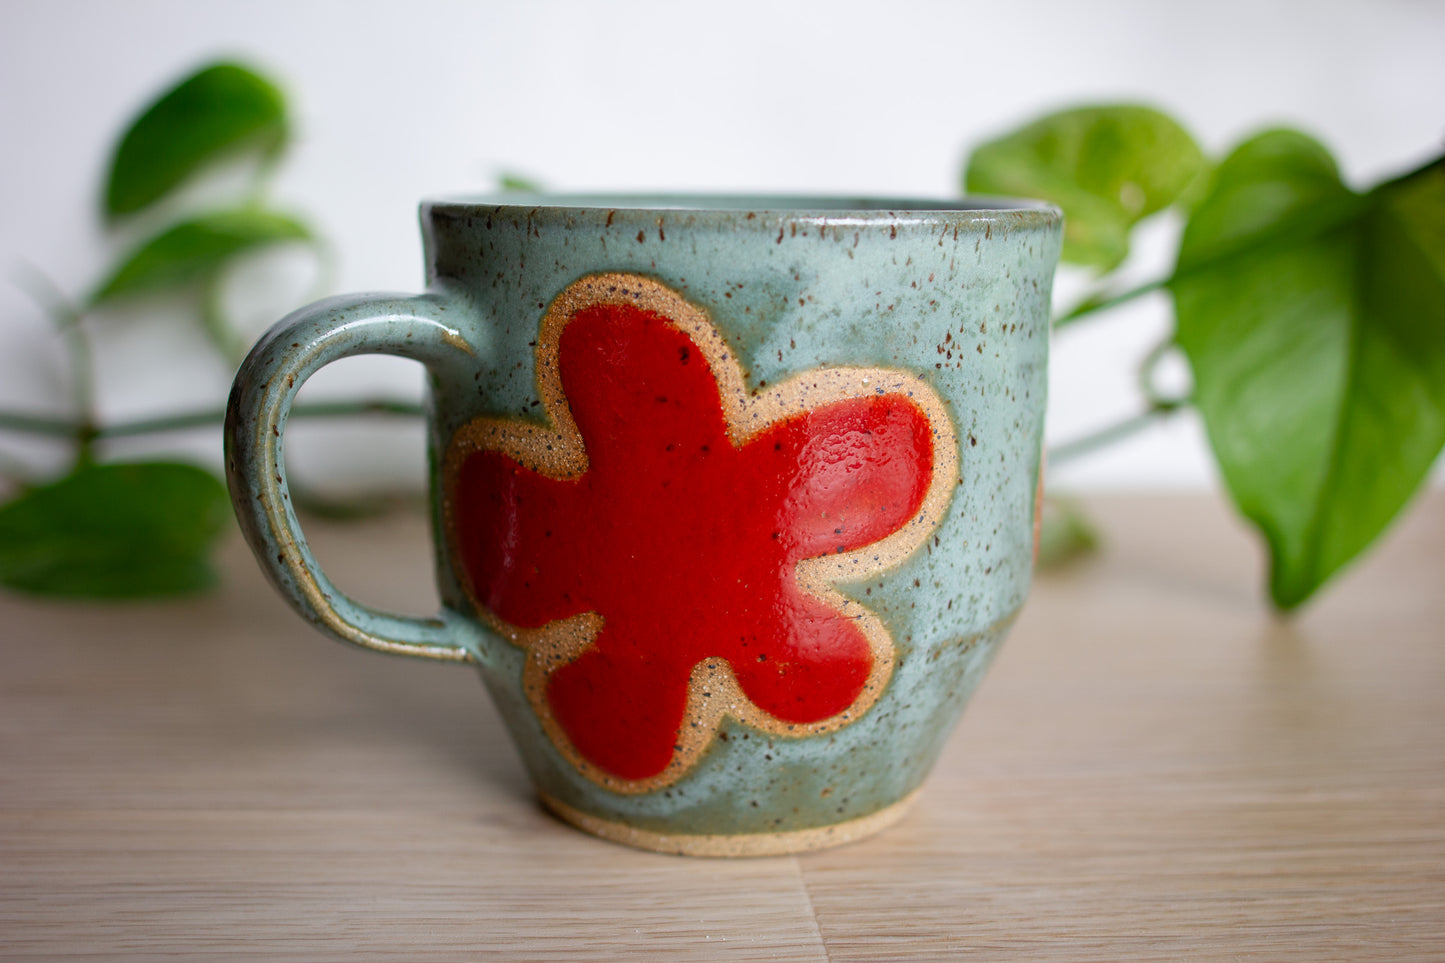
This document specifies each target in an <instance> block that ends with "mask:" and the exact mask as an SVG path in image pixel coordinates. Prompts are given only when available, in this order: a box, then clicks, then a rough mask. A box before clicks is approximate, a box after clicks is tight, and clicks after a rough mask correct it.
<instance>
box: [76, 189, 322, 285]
mask: <svg viewBox="0 0 1445 963" xmlns="http://www.w3.org/2000/svg"><path fill="white" fill-rule="evenodd" d="M311 239H312V234H311V230H310V229H309V228H308V227H307V226H306V225H305V224H302V223H301V222H300V221H298V220H296V219H295V218H291V217H287V216H286V215H284V214H276V213H274V212H272V211H264V210H258V209H254V208H240V209H237V210H231V211H218V212H215V213H212V214H206V215H203V216H201V217H198V218H195V219H194V220H190V221H185V222H183V223H180V224H177V225H176V226H175V227H172V228H169V229H167V230H165V231H163V232H161V233H160V234H158V235H156V236H155V237H153V238H151V239H149V240H147V241H145V242H143V243H142V244H141V245H140V247H139V248H137V249H136V250H135V251H133V252H132V253H131V254H130V256H129V257H127V258H126V259H125V260H124V261H123V262H122V263H121V265H120V267H118V268H116V270H115V271H114V273H112V274H111V276H110V277H109V278H108V279H106V281H105V283H104V284H102V285H101V286H100V288H99V289H97V290H96V292H95V294H94V295H92V296H91V304H92V305H100V304H104V303H106V302H109V301H113V300H115V299H117V298H122V297H127V296H129V295H132V294H139V293H142V292H148V291H150V292H153V291H157V290H161V289H163V288H169V287H177V286H180V285H182V284H188V283H191V282H195V281H202V280H205V279H207V278H209V277H213V276H214V275H215V274H216V272H217V271H219V270H220V269H221V268H222V267H224V266H225V264H226V262H227V261H229V260H231V259H232V258H234V257H236V256H237V255H239V254H243V253H245V252H247V251H250V250H254V249H256V248H261V247H266V246H268V245H271V244H281V243H285V242H288V241H309V240H311Z"/></svg>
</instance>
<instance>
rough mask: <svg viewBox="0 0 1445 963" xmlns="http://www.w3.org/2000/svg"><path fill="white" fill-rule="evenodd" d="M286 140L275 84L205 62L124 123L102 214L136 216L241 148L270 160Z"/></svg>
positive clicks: (237, 69)
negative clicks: (269, 157) (266, 156)
mask: <svg viewBox="0 0 1445 963" xmlns="http://www.w3.org/2000/svg"><path fill="white" fill-rule="evenodd" d="M286 136H287V129H286V98H285V96H284V95H283V94H282V93H281V91H280V90H279V89H278V88H277V87H276V86H275V85H274V84H272V83H271V82H270V81H269V80H266V79H265V78H264V77H261V76H260V75H258V74H256V73H255V72H253V71H251V70H248V69H247V68H245V67H243V66H241V65H239V64H233V63H217V64H212V65H211V66H208V67H205V68H203V69H202V70H200V71H199V72H197V73H195V74H193V75H191V76H190V77H187V78H186V79H185V80H183V81H181V82H180V83H179V84H178V85H176V86H175V87H173V88H172V89H171V90H170V91H169V92H167V93H166V94H164V95H163V96H162V97H161V98H160V99H159V100H157V101H156V102H155V103H153V104H151V105H150V106H149V107H148V108H147V109H146V110H145V111H144V112H143V113H142V114H141V115H140V116H139V117H137V118H136V119H135V120H134V121H133V122H132V123H131V125H130V128H129V129H128V130H127V131H126V132H125V135H124V136H123V137H122V138H121V141H120V144H119V145H118V146H117V148H116V151H115V157H114V159H113V160H112V161H111V166H110V176H109V178H108V179H107V184H106V190H105V213H106V215H107V216H109V217H111V218H115V217H119V216H121V215H123V214H131V213H134V212H135V211H139V210H141V209H142V208H145V207H147V206H149V205H150V204H152V203H154V202H155V201H157V200H159V199H160V198H162V197H164V196H165V195H166V194H168V193H170V191H172V190H173V189H174V188H176V187H177V186H179V185H180V184H181V183H183V182H184V181H186V180H187V179H188V178H190V177H191V175H193V174H195V173H196V172H197V171H198V170H200V169H201V168H202V167H205V166H206V165H207V164H209V163H211V162H213V161H215V160H217V159H218V158H220V157H222V156H224V155H226V154H229V153H233V152H235V151H237V150H239V149H241V148H243V147H247V146H249V147H253V148H256V149H259V150H261V151H263V152H265V153H267V154H271V155H275V154H277V153H279V152H280V150H281V149H282V147H284V146H285V143H286Z"/></svg>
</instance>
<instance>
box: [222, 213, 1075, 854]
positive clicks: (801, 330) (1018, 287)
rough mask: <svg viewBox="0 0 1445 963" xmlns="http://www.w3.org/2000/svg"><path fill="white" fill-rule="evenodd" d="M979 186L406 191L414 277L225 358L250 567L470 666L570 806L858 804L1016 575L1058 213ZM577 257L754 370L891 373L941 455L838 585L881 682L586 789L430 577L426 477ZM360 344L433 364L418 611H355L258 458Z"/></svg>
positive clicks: (518, 354)
mask: <svg viewBox="0 0 1445 963" xmlns="http://www.w3.org/2000/svg"><path fill="white" fill-rule="evenodd" d="M987 204H988V202H983V203H982V204H977V205H975V204H970V203H968V202H964V203H961V204H952V205H950V204H946V203H945V204H940V203H937V202H903V201H898V202H865V201H854V200H841V199H839V200H827V201H825V200H821V199H814V198H732V199H706V198H652V199H646V198H610V199H608V198H604V199H586V198H565V197H556V196H548V197H539V198H535V199H527V198H522V199H518V198H516V197H512V196H509V197H506V198H499V199H492V200H485V199H484V200H477V201H436V202H431V203H428V204H425V205H424V206H423V208H422V226H423V230H424V234H425V241H426V263H427V289H428V294H426V295H424V296H421V297H414V298H409V297H406V296H398V295H375V296H354V297H349V298H343V299H332V300H330V301H325V302H321V303H320V304H317V305H313V306H311V307H309V308H306V309H303V310H302V311H300V312H297V313H296V314H294V315H292V316H291V317H289V318H287V319H286V320H284V321H282V322H281V323H280V324H279V325H278V326H277V327H276V328H275V329H274V330H273V331H272V332H270V333H269V334H268V335H267V336H266V338H265V339H263V340H262V342H261V343H260V344H258V345H257V347H256V349H255V350H254V351H253V352H252V355H251V357H250V358H249V359H248V360H247V362H246V365H245V366H244V367H243V368H242V370H241V372H240V374H239V375H238V378H237V382H236V388H235V391H234V392H233V395H232V403H231V411H230V416H229V419H228V423H227V451H228V458H227V464H228V471H229V474H230V479H231V486H232V493H233V498H234V500H235V502H236V507H237V512H238V515H239V517H240V519H241V522H242V526H243V528H244V530H245V531H246V534H247V536H248V538H249V539H250V541H251V544H252V546H253V547H254V548H255V550H256V553H257V557H258V558H259V559H260V561H261V562H262V565H263V567H264V568H265V569H266V570H267V572H268V574H269V575H270V577H271V578H272V580H273V581H274V582H275V583H276V584H277V586H278V587H279V588H280V589H281V591H282V592H283V593H284V594H285V595H286V596H287V598H288V599H290V600H291V601H292V603H293V604H294V605H296V607H297V608H298V610H299V611H301V613H302V614H303V615H305V616H306V617H307V618H308V619H309V620H311V621H312V622H313V623H314V624H317V625H318V626H320V627H321V628H323V630H325V631H328V632H330V633H331V634H333V635H337V636H338V637H342V638H344V639H346V640H347V641H352V642H357V643H359V644H363V645H372V646H374V647H379V648H391V649H392V650H393V651H397V650H399V649H398V648H397V647H396V646H386V645H379V644H377V643H378V642H381V643H385V642H387V641H394V642H399V643H402V644H403V645H404V646H412V647H416V648H413V649H410V650H405V649H403V650H402V651H412V652H414V654H423V655H431V656H434V657H448V656H460V657H463V658H466V659H469V660H471V661H475V662H476V663H477V664H478V665H479V667H480V669H481V672H482V675H483V678H484V679H485V681H486V683H487V686H488V688H489V689H490V691H491V693H492V696H493V698H494V700H495V701H496V703H497V705H498V707H499V709H500V711H501V713H502V715H503V717H504V718H505V719H506V720H507V723H508V725H509V726H510V728H511V732H512V734H513V737H514V738H515V740H516V742H517V745H518V746H519V748H520V750H521V754H522V757H523V759H524V760H525V762H526V765H527V767H528V769H529V771H530V772H531V774H532V777H533V779H534V780H535V781H536V783H537V785H538V787H539V788H540V789H542V790H543V791H544V792H545V793H547V794H548V795H550V796H552V797H554V798H556V799H558V800H560V801H562V802H563V803H566V804H567V805H569V806H571V807H573V808H575V809H577V810H580V811H582V812H584V813H588V814H591V815H594V816H597V817H600V818H602V819H607V820H612V821H617V822H623V823H627V824H629V825H632V826H636V827H638V828H641V829H645V830H652V831H656V832H662V833H691V834H719V833H721V834H741V833H776V832H784V831H792V830H799V829H808V828H813V827H818V826H823V825H827V824H830V823H834V822H841V821H845V820H851V819H855V818H858V817H860V816H865V815H867V814H869V813H871V812H874V811H876V810H878V809H880V808H882V807H885V806H887V805H889V804H891V803H893V802H896V801H898V800H899V799H901V798H903V797H904V796H906V795H907V794H908V793H909V792H911V791H912V790H913V789H915V788H917V787H918V785H919V784H920V783H921V782H922V781H923V779H924V777H925V776H926V775H927V773H928V770H929V769H930V767H931V766H932V764H933V762H934V760H935V759H936V758H937V755H938V752H939V750H940V748H941V746H942V744H943V741H944V739H945V738H946V736H947V735H948V732H949V731H950V729H951V728H952V725H953V723H954V721H955V719H956V718H957V716H958V714H959V712H960V711H961V709H962V707H963V705H964V703H965V702H966V701H967V698H968V696H969V694H970V693H971V692H972V690H973V688H974V686H975V685H976V684H977V682H978V680H979V678H980V676H981V674H982V672H983V670H984V669H985V668H986V666H987V664H988V662H989V661H990V659H991V658H992V657H993V655H994V653H995V651H996V648H997V645H998V643H999V641H1000V640H1001V638H1002V637H1003V635H1004V633H1005V631H1006V629H1007V627H1008V625H1009V623H1010V622H1011V620H1012V619H1013V617H1014V615H1015V613H1016V612H1017V611H1018V609H1019V607H1020V605H1021V604H1022V603H1023V600H1024V597H1025V595H1026V594H1027V592H1028V587H1029V581H1030V576H1031V550H1032V523H1033V510H1034V494H1035V486H1036V482H1037V478H1038V472H1039V460H1040V449H1041V443H1042V437H1043V413H1044V402H1045V390H1046V380H1045V374H1046V362H1047V356H1048V309H1049V295H1050V288H1051V282H1052V277H1053V270H1054V265H1055V263H1056V261H1057V258H1058V253H1059V244H1060V227H1061V222H1060V217H1059V215H1058V213H1057V212H1056V211H1054V210H1053V209H1051V208H1039V207H1031V206H1028V205H1024V204H1021V203H1019V204H1008V205H1007V206H998V205H994V206H992V207H990V206H987ZM598 272H631V273H636V274H642V275H645V276H647V277H650V278H653V279H655V280H657V281H659V282H661V283H662V284H664V285H667V286H668V287H670V288H672V289H673V290H675V291H677V292H678V293H680V294H681V295H682V296H684V297H685V298H686V299H687V300H688V301H690V302H692V303H693V304H695V305H698V306H700V307H702V308H703V309H704V310H705V311H706V312H707V314H708V316H709V318H710V320H711V322H712V324H713V325H714V326H715V327H716V328H717V329H718V330H719V332H720V333H721V334H722V335H723V336H724V337H725V338H726V340H727V341H728V343H729V345H730V346H731V348H732V350H733V352H734V353H735V355H736V357H738V358H739V359H740V360H741V362H742V364H743V368H744V371H745V374H746V377H747V379H748V383H749V386H750V387H753V388H761V387H765V386H766V385H768V384H775V383H778V382H781V381H784V380H785V379H787V378H788V377H789V376H791V375H794V374H797V373H799V372H803V371H806V370H808V369H812V368H817V367H820V366H837V365H857V366H870V367H887V368H894V369H902V370H905V371H907V372H909V373H911V374H913V375H914V376H916V377H918V378H920V379H922V380H924V381H926V382H927V383H928V384H929V385H931V386H932V387H933V388H934V390H935V391H936V392H937V393H938V394H939V396H940V397H941V398H942V399H943V401H944V403H945V405H946V407H947V409H948V411H949V414H950V416H951V417H952V419H953V422H954V425H953V427H954V430H955V433H956V435H957V438H958V441H959V448H960V450H959V452H958V455H959V468H960V470H959V475H960V478H959V484H957V485H956V486H955V488H954V494H953V498H952V501H951V503H950V505H949V507H948V511H947V515H946V517H945V519H944V520H943V522H942V523H941V524H940V525H939V527H938V529H937V530H936V532H935V538H934V539H932V540H931V543H930V544H928V545H925V546H924V547H923V548H921V549H919V550H918V551H916V552H915V553H913V554H912V555H911V556H910V557H908V558H907V559H905V560H904V561H903V562H902V563H901V564H899V565H898V566H896V567H895V568H893V569H891V570H889V571H886V572H885V573H883V574H882V575H880V576H878V577H875V578H873V579H870V580H869V581H867V582H864V583H856V584H844V585H842V586H840V588H841V590H842V591H843V592H844V593H845V594H848V595H850V596H851V597H853V598H856V599H858V600H859V601H860V602H863V603H864V604H865V605H867V606H868V607H869V608H870V609H872V610H873V611H874V612H875V613H877V615H878V616H879V617H880V618H881V619H882V621H883V622H884V624H885V625H886V626H887V628H888V631H889V632H890V634H891V636H892V639H893V643H894V646H895V652H896V656H895V657H896V662H895V667H894V672H893V675H892V678H891V680H890V681H889V684H888V686H887V688H886V690H885V691H884V693H883V695H882V696H881V697H880V699H879V701H878V702H877V703H876V704H875V705H874V706H873V707H872V708H871V709H870V710H869V711H868V712H866V713H865V714H864V715H863V716H862V718H860V719H859V720H858V721H857V722H854V723H852V724H851V725H849V726H847V727H845V728H843V729H840V730H838V731H837V732H834V733H832V734H829V735H823V736H816V737H812V738H804V739H784V738H777V737H769V736H767V735H764V734H762V733H758V732H755V731H749V730H748V729H747V727H745V726H743V725H741V724H739V723H737V722H735V721H733V722H728V723H726V724H725V726H724V728H723V730H722V732H724V733H726V735H727V738H726V739H717V740H714V742H713V743H712V745H711V748H710V749H709V750H708V751H707V752H706V753H705V754H704V755H703V757H702V758H701V760H700V761H699V763H698V764H697V765H696V767H695V768H694V769H693V770H692V771H691V772H690V773H689V774H688V775H686V776H685V777H684V778H683V779H681V780H680V781H679V782H677V783H676V784H674V785H672V786H670V787H668V788H666V789H662V790H658V791H655V792H650V793H644V794H640V795H622V794H618V793H614V792H611V791H609V790H607V789H604V788H602V787H600V786H598V785H596V784H594V783H592V782H590V781H589V780H587V779H586V778H584V777H583V776H581V775H579V774H578V773H577V772H576V771H575V770H574V769H573V768H572V767H571V765H570V764H569V763H568V762H567V761H566V760H565V759H564V758H563V757H562V756H561V755H560V754H559V753H558V752H557V751H556V750H555V749H554V748H553V747H552V745H551V743H550V742H549V741H548V739H547V737H546V735H545V733H544V732H543V730H542V728H541V726H540V724H539V723H538V721H537V719H536V718H535V716H534V715H533V712H532V709H531V707H530V706H529V704H528V702H527V700H526V698H525V697H524V695H523V692H522V689H521V677H522V666H523V655H524V654H523V651H522V650H521V649H519V648H517V647H515V646H514V645H512V644H510V643H508V642H506V641H504V640H503V639H501V638H499V637H497V636H496V635H494V634H493V633H491V632H489V631H488V630H486V629H485V628H483V627H482V626H481V625H480V623H479V622H478V621H476V620H475V619H474V618H473V613H472V612H471V611H470V603H469V602H468V601H467V598H466V595H465V593H464V592H463V591H462V589H461V588H460V586H459V584H458V582H457V580H456V578H455V577H454V575H453V573H452V571H451V562H450V553H449V550H448V547H447V546H446V545H445V542H444V540H445V534H444V532H443V529H442V526H441V523H440V511H441V509H440V502H441V500H440V497H439V492H438V491H437V490H436V489H438V486H439V485H440V478H439V475H440V473H439V467H438V458H439V454H438V453H440V452H444V451H445V450H446V446H447V443H448V442H449V440H450V439H451V436H452V434H453V433H454V432H455V431H456V430H457V429H458V428H459V427H461V426H462V425H464V424H466V423H467V422H468V421H469V420H471V419H472V418H474V417H476V416H478V415H483V414H485V415H491V416H504V417H510V418H516V419H533V420H535V419H536V418H537V415H536V412H537V411H538V410H540V409H539V407H538V402H539V400H540V399H539V398H538V387H537V380H536V371H535V367H534V356H533V351H534V344H533V343H534V342H535V341H536V338H537V332H538V322H539V321H540V319H541V317H542V315H543V313H544V311H545V310H546V308H547V306H548V304H549V303H550V302H551V301H552V299H553V298H555V297H556V295H557V294H558V293H559V292H561V291H562V290H563V289H564V288H566V287H567V286H568V285H569V284H571V283H572V282H574V281H576V280H577V279H579V278H580V277H583V276H585V275H588V274H593V273H598ZM365 352H383V353H392V354H399V355H402V356H404V357H408V358H414V359H416V360H418V361H421V362H422V363H423V364H425V365H426V366H427V368H428V371H429V373H430V378H429V382H430V389H431V392H430V396H431V405H432V416H431V437H430V441H431V452H432V456H431V461H432V466H431V467H432V478H433V488H434V496H436V497H434V498H433V504H434V506H437V508H436V512H437V517H436V525H435V528H436V532H437V553H436V558H437V571H438V579H439V584H440V587H441V595H442V599H443V602H444V605H445V610H444V613H443V614H442V615H441V616H440V617H439V618H438V619H436V620H417V619H400V618H396V617H393V616H387V615H383V614H381V613H376V612H372V611H370V610H367V609H364V608H362V607H360V606H358V605H356V604H355V603H352V602H350V601H349V600H347V599H345V597H344V596H341V595H340V594H339V593H338V592H336V590H335V589H334V588H333V587H332V586H331V585H330V583H329V582H327V581H326V580H325V577H324V576H323V575H321V574H320V573H319V571H318V570H317V569H316V566H315V563H314V561H313V560H312V559H311V558H310V555H309V553H308V552H307V551H306V549H305V544H304V540H302V539H300V538H299V536H298V535H296V534H294V533H295V532H296V531H297V530H296V528H295V518H294V515H293V514H292V513H291V511H290V507H289V500H288V497H287V495H286V492H285V485H284V469H281V470H279V471H272V470H271V469H272V466H273V463H275V462H277V461H278V459H279V454H280V450H281V429H282V427H283V426H284V420H285V411H286V408H287V406H289V403H290V400H291V399H292V398H293V397H294V395H295V391H296V389H297V388H299V386H300V384H301V382H302V381H304V380H305V378H306V377H307V376H309V374H311V373H312V372H313V371H314V370H315V369H316V368H319V367H320V366H321V365H323V364H325V363H327V362H329V361H332V360H335V359H336V358H339V357H343V356H346V355H350V354H358V353H365ZM278 467H279V466H278ZM268 506H269V507H268ZM308 584H314V585H315V587H316V588H315V589H314V590H312V591H310V592H309V593H308V591H307V585H308ZM338 625H341V626H342V628H341V629H340V630H338ZM348 626H349V627H350V628H347V627H348ZM825 789H827V790H829V791H828V792H826V793H825V792H824V790H825Z"/></svg>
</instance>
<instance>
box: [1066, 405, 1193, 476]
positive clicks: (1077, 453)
mask: <svg viewBox="0 0 1445 963" xmlns="http://www.w3.org/2000/svg"><path fill="white" fill-rule="evenodd" d="M1185 404H1186V402H1183V401H1156V402H1154V403H1153V404H1151V405H1150V406H1149V407H1148V408H1147V409H1145V410H1144V411H1143V412H1141V413H1139V414H1137V415H1134V416H1132V417H1129V418H1125V419H1124V420H1123V421H1120V422H1117V423H1115V424H1112V425H1109V426H1108V427H1107V428H1100V429H1099V430H1098V431H1092V432H1090V433H1089V434H1087V435H1084V436H1082V437H1079V438H1075V439H1074V440H1073V441H1066V442H1064V443H1063V444H1062V445H1056V446H1054V447H1053V448H1050V449H1049V467H1051V468H1054V467H1057V466H1059V465H1062V464H1064V463H1066V462H1070V461H1073V460H1074V459H1076V458H1079V457H1081V456H1083V455H1087V454H1088V453H1089V452H1091V451H1094V450H1095V449H1098V448H1103V447H1104V446H1106V445H1111V444H1113V443H1114V442H1116V441H1118V440H1120V439H1121V438H1128V437H1129V436H1130V435H1133V434H1137V433H1138V432H1140V431H1143V430H1144V429H1145V428H1148V427H1149V426H1150V425H1152V424H1153V423H1154V421H1155V419H1157V418H1160V417H1163V416H1165V415H1170V414H1173V413H1174V412H1176V411H1178V410H1179V409H1180V408H1183V407H1184V405H1185Z"/></svg>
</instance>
